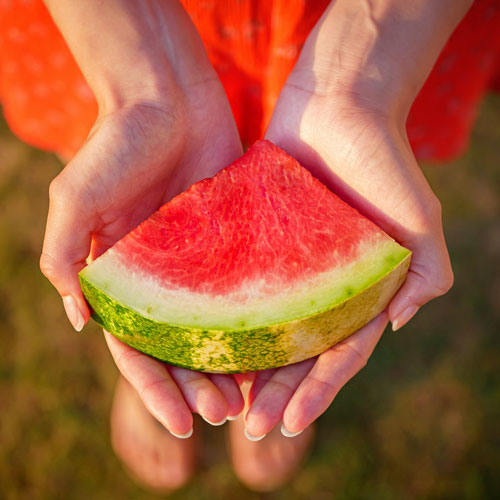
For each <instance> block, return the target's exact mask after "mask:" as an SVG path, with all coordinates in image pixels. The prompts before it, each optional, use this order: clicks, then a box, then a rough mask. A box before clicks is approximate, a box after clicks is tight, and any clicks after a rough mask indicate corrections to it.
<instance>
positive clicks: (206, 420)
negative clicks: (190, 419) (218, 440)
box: [201, 415, 228, 425]
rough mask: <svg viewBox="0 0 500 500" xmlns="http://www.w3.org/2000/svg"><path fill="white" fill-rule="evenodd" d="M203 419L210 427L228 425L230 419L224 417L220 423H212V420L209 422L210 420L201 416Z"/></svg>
mask: <svg viewBox="0 0 500 500" xmlns="http://www.w3.org/2000/svg"><path fill="white" fill-rule="evenodd" d="M201 418H202V419H203V420H205V422H207V423H208V424H210V425H224V424H225V423H226V420H227V419H228V417H224V418H223V419H222V420H219V421H218V422H211V421H210V420H208V418H205V417H204V416H203V415H201Z"/></svg>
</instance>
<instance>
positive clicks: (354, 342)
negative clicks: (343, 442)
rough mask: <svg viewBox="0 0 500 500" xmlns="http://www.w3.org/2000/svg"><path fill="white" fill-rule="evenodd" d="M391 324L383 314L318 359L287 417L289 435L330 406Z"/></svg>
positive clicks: (287, 408) (284, 416)
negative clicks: (388, 324)
mask: <svg viewBox="0 0 500 500" xmlns="http://www.w3.org/2000/svg"><path fill="white" fill-rule="evenodd" d="M387 323H388V316H387V313H386V312H383V313H381V314H379V315H378V316H377V317H376V318H375V319H374V320H372V321H371V322H370V323H368V324H367V325H366V326H364V327H363V328H361V330H359V331H358V332H356V333H355V334H354V335H351V336H350V337H348V338H347V339H345V340H343V341H342V342H340V343H339V344H337V345H335V346H333V347H332V348H330V349H329V350H328V351H326V352H324V353H323V354H321V355H320V356H319V357H318V359H317V361H316V363H315V364H314V366H313V368H312V369H311V371H310V372H309V373H308V374H307V376H306V377H305V378H304V380H303V381H302V383H301V384H300V385H299V387H298V389H297V390H296V391H295V393H294V394H293V396H292V398H291V399H290V402H289V403H288V405H287V407H286V409H285V412H284V414H283V425H284V427H285V429H286V430H287V431H288V432H289V433H297V432H300V431H302V430H304V429H305V428H306V427H307V426H308V425H310V424H311V423H312V422H313V421H314V420H316V418H318V417H319V416H320V415H321V414H322V413H323V412H324V411H325V410H326V409H327V408H328V407H329V406H330V404H331V403H332V401H333V399H334V398H335V396H336V395H337V393H338V392H339V391H340V389H341V388H342V387H343V386H344V385H345V384H346V383H347V382H348V381H349V380H350V379H351V378H352V377H354V375H356V373H358V371H359V370H361V368H363V367H364V366H365V364H366V362H367V361H368V358H369V357H370V355H371V353H372V352H373V349H374V348H375V346H376V344H377V342H378V341H379V339H380V337H381V336H382V333H383V331H384V329H385V327H386V326H387Z"/></svg>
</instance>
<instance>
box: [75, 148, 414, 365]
mask: <svg viewBox="0 0 500 500" xmlns="http://www.w3.org/2000/svg"><path fill="white" fill-rule="evenodd" d="M410 254H411V253H410V251H409V250H407V249H405V248H403V247H401V246H400V245H398V244H397V243H396V242H395V241H394V240H393V239H392V238H390V237H389V236H387V234H385V233H384V232H383V231H382V230H381V229H380V228H378V227H377V226H376V225H375V224H374V223H372V222H370V221H369V220H368V219H366V218H365V217H363V216H362V215H360V214H359V213H358V212H357V211H356V210H355V209H354V208H352V207H350V206H349V205H347V204H346V203H345V202H343V201H342V200H341V199H340V198H338V196H336V195H335V194H334V193H332V192H331V191H329V190H328V189H327V188H326V187H325V186H324V185H323V184H321V183H320V182H319V181H318V180H317V179H315V178H314V177H313V176H312V175H311V174H310V173H309V171H308V170H306V169H305V168H303V167H302V166H300V165H299V163H298V162H297V161H296V160H294V159H293V158H291V157H290V156H288V155H287V154H286V153H285V152H284V151H282V150H281V149H279V148H278V147H276V146H274V145H273V144H271V143H270V142H268V141H259V142H257V143H255V144H254V145H253V146H252V147H251V148H250V149H249V150H248V152H247V153H246V154H245V155H243V156H242V157H241V158H240V159H239V160H237V161H235V162H234V163H233V164H232V165H230V166H229V167H227V168H225V169H224V170H221V171H220V172H219V173H218V174H217V175H216V176H215V177H212V178H209V179H204V180H202V181H200V182H198V183H196V184H194V185H193V186H191V187H190V188H189V189H188V190H187V191H186V192H184V193H182V194H180V195H178V196H176V197H175V198H174V199H172V200H171V201H170V202H169V203H167V204H166V205H164V206H163V207H161V208H160V209H159V210H158V211H157V212H155V213H154V214H153V215H151V217H149V219H147V220H145V221H144V222H143V223H142V224H140V225H139V226H138V227H137V228H135V229H134V230H133V231H131V232H130V233H129V234H127V235H126V236H125V237H124V238H122V239H121V240H120V241H119V242H118V243H116V244H115V245H114V246H113V247H112V248H110V249H109V250H108V251H107V252H106V253H104V254H103V255H102V256H100V257H99V258H98V259H96V260H95V261H94V262H93V263H91V264H90V265H89V266H87V267H86V268H85V269H83V270H82V271H81V273H80V282H81V285H82V289H83V292H84V294H85V297H86V298H87V300H88V302H89V304H90V305H91V306H92V308H93V309H94V314H93V316H94V319H95V320H96V321H97V322H98V323H99V324H100V325H102V326H103V327H104V328H105V329H106V330H108V331H109V332H111V333H112V334H113V335H115V336H116V337H117V338H119V339H120V340H122V341H123V342H125V343H127V344H129V345H131V346H133V347H135V348H136V349H138V350H140V351H143V352H145V353H147V354H150V355H151V356H154V357H156V358H158V359H161V360H163V361H166V362H168V363H171V364H174V365H178V366H183V367H187V368H191V369H196V370H202V371H209V372H245V371H253V370H262V369H266V368H272V367H276V366H282V365H287V364H290V363H295V362H297V361H301V360H303V359H307V358H310V357H313V356H315V355H317V354H319V353H321V352H323V351H325V350H326V349H328V348H329V347H330V346H332V345H333V344H335V343H337V342H339V341H341V340H342V339H344V338H346V337H347V336H348V335H350V334H351V333H353V332H355V331H356V330H358V329H359V328H361V327H362V326H363V325H365V324H366V323H367V322H369V321H370V320H371V319H373V318H374V317H375V316H377V314H379V313H380V312H381V311H382V310H383V309H384V308H385V307H386V306H387V304H388V302H389V301H390V299H391V298H392V297H393V295H394V294H395V293H396V291H397V290H398V288H399V287H400V286H401V284H402V283H403V281H404V279H405V276H406V273H407V270H408V266H409V263H410Z"/></svg>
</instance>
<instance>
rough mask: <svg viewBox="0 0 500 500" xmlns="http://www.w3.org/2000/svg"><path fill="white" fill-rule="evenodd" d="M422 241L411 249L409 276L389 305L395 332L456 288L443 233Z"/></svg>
mask: <svg viewBox="0 0 500 500" xmlns="http://www.w3.org/2000/svg"><path fill="white" fill-rule="evenodd" d="M423 240H424V241H422V242H420V243H419V244H417V245H416V246H415V247H410V248H411V249H412V250H413V256H412V262H411V265H410V270H409V271H408V276H407V278H406V281H405V283H404V285H403V286H402V287H401V289H400V290H399V291H398V293H397V294H396V296H395V297H394V298H393V299H392V301H391V304H390V305H389V310H388V312H389V318H390V320H391V322H392V329H393V330H394V331H396V330H399V328H401V327H402V326H403V325H405V324H406V323H407V322H408V321H410V319H411V318H412V317H413V316H414V315H415V314H416V313H417V311H418V310H419V309H420V307H421V306H423V305H424V304H425V303H427V302H429V301H430V300H432V299H434V298H435V297H439V296H440V295H444V294H445V293H446V292H448V290H449V289H450V288H451V286H452V285H453V271H452V268H451V263H450V257H449V255H448V251H447V249H446V243H445V240H444V236H443V234H442V232H441V234H439V235H438V236H435V237H434V238H424V239H423Z"/></svg>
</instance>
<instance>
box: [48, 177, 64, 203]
mask: <svg viewBox="0 0 500 500" xmlns="http://www.w3.org/2000/svg"><path fill="white" fill-rule="evenodd" d="M64 184H65V181H64V178H63V177H62V176H61V174H59V175H58V176H57V177H54V179H52V181H51V183H50V185H49V199H50V200H51V201H55V200H57V199H59V198H60V197H61V195H62V194H63V193H64V191H65V189H64Z"/></svg>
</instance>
